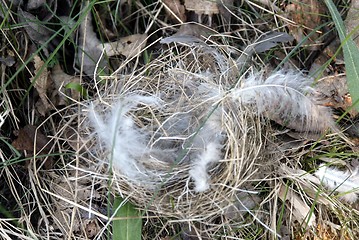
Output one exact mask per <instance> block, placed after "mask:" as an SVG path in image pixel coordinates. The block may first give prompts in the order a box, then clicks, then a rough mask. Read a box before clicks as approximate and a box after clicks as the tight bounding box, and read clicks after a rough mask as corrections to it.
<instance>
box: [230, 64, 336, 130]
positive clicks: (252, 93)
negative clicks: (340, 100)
mask: <svg viewBox="0 0 359 240" xmlns="http://www.w3.org/2000/svg"><path fill="white" fill-rule="evenodd" d="M311 84H312V81H311V80H310V79H309V78H307V77H305V76H303V75H302V74H301V73H295V72H293V71H288V72H284V71H278V72H274V73H272V74H271V75H270V76H269V77H268V78H267V79H264V78H263V76H261V75H260V74H252V75H250V76H249V77H247V78H244V79H243V80H242V81H241V82H240V87H237V88H234V89H233V90H232V91H231V93H230V96H231V97H232V98H233V99H234V100H237V101H239V102H240V103H241V104H243V105H253V106H254V107H255V108H256V110H257V113H258V114H265V116H267V117H269V118H270V119H272V120H274V121H276V122H278V123H280V124H283V125H286V126H287V127H289V128H292V129H294V130H296V131H300V132H324V131H325V130H327V129H328V128H331V129H333V130H335V129H336V128H335V125H334V122H333V120H332V117H331V114H330V110H329V109H328V108H326V107H324V106H321V105H320V104H318V101H317V100H316V99H315V98H314V95H315V90H314V89H313V88H312V87H310V85H311Z"/></svg>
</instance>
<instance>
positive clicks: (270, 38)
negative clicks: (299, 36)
mask: <svg viewBox="0 0 359 240" xmlns="http://www.w3.org/2000/svg"><path fill="white" fill-rule="evenodd" d="M293 40H294V38H293V37H292V36H291V35H289V34H287V33H285V32H274V31H271V32H267V33H265V34H263V35H262V36H261V37H260V38H259V39H258V40H257V41H256V42H255V44H254V46H253V48H254V51H255V52H256V53H262V52H265V51H267V50H269V49H271V48H272V47H275V46H277V45H278V44H279V43H286V42H290V41H293Z"/></svg>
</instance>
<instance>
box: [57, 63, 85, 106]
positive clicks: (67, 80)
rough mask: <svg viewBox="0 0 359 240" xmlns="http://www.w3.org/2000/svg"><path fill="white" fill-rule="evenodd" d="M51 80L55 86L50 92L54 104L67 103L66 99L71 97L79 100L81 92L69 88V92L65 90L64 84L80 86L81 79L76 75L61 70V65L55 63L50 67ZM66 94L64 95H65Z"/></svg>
mask: <svg viewBox="0 0 359 240" xmlns="http://www.w3.org/2000/svg"><path fill="white" fill-rule="evenodd" d="M51 80H52V83H53V84H54V86H55V88H54V89H53V90H54V91H52V93H51V97H50V98H51V102H52V103H53V104H54V105H55V106H59V105H67V103H66V99H67V98H71V99H74V100H79V99H80V97H81V92H80V91H76V89H71V90H70V91H69V93H67V92H68V91H66V89H65V86H67V85H68V84H78V85H80V86H81V79H80V77H78V76H72V75H69V74H67V73H65V72H64V70H62V68H61V66H60V65H59V64H57V65H55V66H54V67H53V68H52V69H51ZM59 90H60V91H61V92H66V94H63V93H61V92H59ZM65 95H66V96H65Z"/></svg>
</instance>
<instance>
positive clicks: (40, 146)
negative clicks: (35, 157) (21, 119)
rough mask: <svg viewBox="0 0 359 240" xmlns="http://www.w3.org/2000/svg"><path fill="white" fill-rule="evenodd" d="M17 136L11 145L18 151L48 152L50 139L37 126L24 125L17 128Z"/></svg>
mask: <svg viewBox="0 0 359 240" xmlns="http://www.w3.org/2000/svg"><path fill="white" fill-rule="evenodd" d="M16 135H17V138H16V139H15V140H14V141H13V142H12V144H11V145H12V146H13V147H14V148H16V149H17V150H19V151H31V152H34V150H35V151H36V152H37V153H39V152H48V151H49V150H50V149H51V147H50V145H49V142H50V139H49V138H48V137H46V136H45V135H44V134H43V133H42V132H41V131H40V130H37V127H35V126H33V125H26V126H25V127H23V128H21V129H19V130H18V132H17V133H16Z"/></svg>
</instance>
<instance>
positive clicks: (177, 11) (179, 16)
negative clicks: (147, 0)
mask: <svg viewBox="0 0 359 240" xmlns="http://www.w3.org/2000/svg"><path fill="white" fill-rule="evenodd" d="M163 4H164V5H165V12H166V16H167V18H168V19H170V20H172V21H174V22H175V23H184V22H186V19H187V18H186V9H185V7H184V5H182V4H181V2H180V1H179V0H163Z"/></svg>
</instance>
